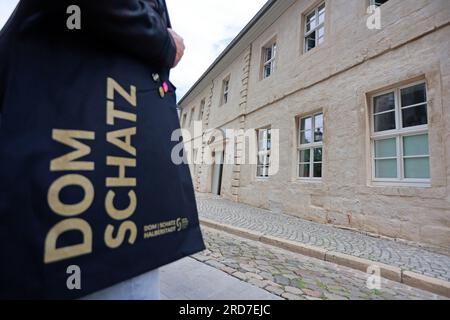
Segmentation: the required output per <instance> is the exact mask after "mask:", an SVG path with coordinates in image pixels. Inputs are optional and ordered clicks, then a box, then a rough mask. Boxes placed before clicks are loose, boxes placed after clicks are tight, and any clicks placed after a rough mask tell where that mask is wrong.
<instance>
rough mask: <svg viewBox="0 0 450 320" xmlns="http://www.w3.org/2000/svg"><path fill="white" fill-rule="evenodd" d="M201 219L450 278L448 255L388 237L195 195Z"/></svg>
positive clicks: (449, 279)
mask: <svg viewBox="0 0 450 320" xmlns="http://www.w3.org/2000/svg"><path fill="white" fill-rule="evenodd" d="M197 203H198V209H199V215H200V218H207V219H210V220H213V221H216V222H220V223H224V224H228V225H232V226H236V227H241V228H246V229H250V230H254V231H258V232H261V233H264V234H266V235H271V236H275V237H279V238H284V239H288V240H292V241H298V242H301V243H305V244H310V245H314V246H318V247H322V248H325V249H327V250H333V251H337V252H341V253H346V254H349V255H353V256H356V257H361V258H366V259H369V260H372V261H377V262H382V263H386V264H389V265H393V266H397V267H400V268H402V269H404V270H410V271H414V272H417V273H421V274H424V275H427V276H430V277H435V278H438V279H443V280H447V281H450V257H449V256H446V255H442V254H438V253H434V252H431V251H429V250H426V249H423V248H419V247H416V246H410V245H407V244H404V243H400V242H396V241H393V240H389V239H380V238H375V237H371V236H369V235H365V234H362V233H358V232H355V231H351V230H343V229H339V228H336V227H333V226H330V225H324V224H320V223H315V222H310V221H306V220H303V219H301V218H297V217H293V216H289V215H286V214H283V213H274V212H271V211H268V210H264V209H260V208H255V207H251V206H248V205H245V204H241V203H235V202H232V201H229V200H225V199H222V198H220V197H216V196H211V195H209V194H197Z"/></svg>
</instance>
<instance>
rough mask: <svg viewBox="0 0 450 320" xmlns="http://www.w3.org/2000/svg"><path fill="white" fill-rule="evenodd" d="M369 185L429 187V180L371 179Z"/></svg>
mask: <svg viewBox="0 0 450 320" xmlns="http://www.w3.org/2000/svg"><path fill="white" fill-rule="evenodd" d="M369 187H394V188H397V187H398V188H431V187H432V186H431V182H430V181H428V182H405V181H403V182H402V181H382V180H380V181H377V180H373V181H372V182H371V183H370V184H369Z"/></svg>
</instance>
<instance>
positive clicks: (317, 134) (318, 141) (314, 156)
mask: <svg viewBox="0 0 450 320" xmlns="http://www.w3.org/2000/svg"><path fill="white" fill-rule="evenodd" d="M298 127H299V138H298V141H299V142H298V167H299V171H298V175H299V177H300V178H302V179H321V178H322V159H323V132H324V129H323V128H324V121H323V113H317V114H314V115H311V116H308V117H304V118H301V119H299V125H298Z"/></svg>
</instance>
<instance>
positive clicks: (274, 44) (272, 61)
mask: <svg viewBox="0 0 450 320" xmlns="http://www.w3.org/2000/svg"><path fill="white" fill-rule="evenodd" d="M268 49H270V50H272V57H271V58H270V59H268V58H267V50H268ZM277 49H278V48H277V41H276V40H273V41H272V42H270V44H267V45H265V46H264V47H263V50H262V51H263V52H262V53H263V66H262V78H263V79H267V78H270V77H271V76H272V75H273V73H274V72H275V66H276V57H277ZM267 66H270V74H269V75H266V67H267Z"/></svg>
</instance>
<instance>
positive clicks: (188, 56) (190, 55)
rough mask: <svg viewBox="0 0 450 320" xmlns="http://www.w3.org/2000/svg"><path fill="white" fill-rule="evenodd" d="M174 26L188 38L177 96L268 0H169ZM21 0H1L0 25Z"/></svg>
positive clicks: (177, 79)
mask: <svg viewBox="0 0 450 320" xmlns="http://www.w3.org/2000/svg"><path fill="white" fill-rule="evenodd" d="M166 1H167V6H168V7H169V11H170V15H171V20H172V24H173V29H174V30H175V31H176V32H178V33H179V34H180V35H181V36H182V37H184V39H185V44H186V52H185V56H184V58H183V60H182V61H181V62H180V64H179V65H178V67H177V68H176V69H174V70H173V72H172V82H173V83H174V84H175V85H176V86H177V87H178V97H179V98H181V96H182V95H184V93H186V92H187V90H188V89H189V88H190V87H191V85H193V84H194V82H195V81H196V80H197V79H198V78H199V77H200V76H201V75H202V74H203V72H204V71H205V70H206V69H207V68H208V66H209V65H210V64H211V63H212V62H213V61H214V59H215V58H216V57H217V56H218V55H219V54H220V52H222V50H223V49H224V48H225V47H226V46H227V45H228V44H229V43H230V41H231V40H232V39H233V38H234V37H235V36H236V35H237V34H238V33H239V31H240V30H241V29H242V28H243V27H244V26H245V25H246V24H247V22H249V21H250V19H251V18H252V17H253V16H254V15H255V14H256V13H257V12H258V10H259V9H260V8H261V7H262V6H263V5H264V3H265V2H266V0H166ZM17 3H18V0H0V28H1V27H3V25H4V23H5V22H6V20H7V19H8V17H9V15H10V14H11V13H12V11H13V9H14V7H15V6H16V4H17Z"/></svg>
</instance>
